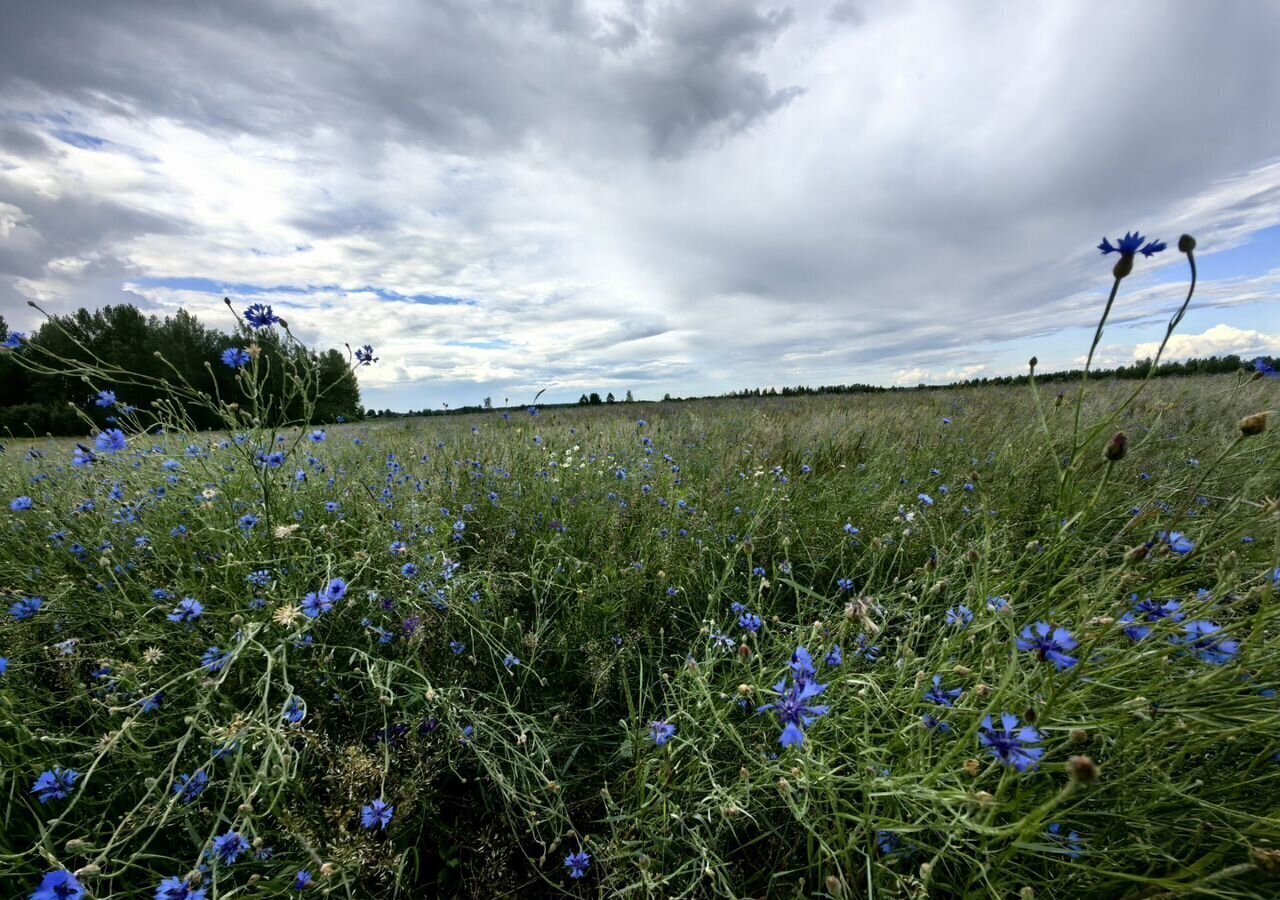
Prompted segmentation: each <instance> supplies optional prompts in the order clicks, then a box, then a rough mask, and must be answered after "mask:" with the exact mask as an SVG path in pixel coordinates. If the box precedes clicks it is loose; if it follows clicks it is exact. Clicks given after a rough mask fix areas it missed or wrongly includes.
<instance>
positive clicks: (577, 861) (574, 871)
mask: <svg viewBox="0 0 1280 900" xmlns="http://www.w3.org/2000/svg"><path fill="white" fill-rule="evenodd" d="M531 408H532V407H531ZM590 866H591V854H590V853H588V852H587V851H586V850H579V851H578V852H577V853H570V854H569V855H568V856H566V857H565V858H564V867H565V868H566V869H568V870H569V877H570V878H581V877H582V876H583V875H586V874H587V869H588V868H589V867H590Z"/></svg>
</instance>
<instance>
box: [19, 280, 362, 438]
mask: <svg viewBox="0 0 1280 900" xmlns="http://www.w3.org/2000/svg"><path fill="white" fill-rule="evenodd" d="M10 335H11V331H10V328H9V325H8V324H7V323H6V322H5V320H4V317H3V316H0V343H5V342H6V341H7V342H8V343H10V344H14V347H13V349H11V350H10V351H9V352H0V433H6V432H7V433H11V434H13V435H18V436H20V435H33V434H34V435H40V434H56V435H76V434H84V432H85V422H84V419H83V418H82V417H81V415H79V414H78V413H77V410H78V411H79V413H82V414H84V415H87V416H88V417H89V418H91V419H92V420H93V421H94V422H95V423H96V424H97V425H98V426H99V427H102V426H105V425H107V424H109V422H108V419H109V418H111V417H113V416H114V413H115V410H114V409H113V408H112V407H111V406H110V405H107V406H102V405H99V403H98V402H97V399H98V392H99V391H112V392H114V394H115V395H116V396H117V397H118V398H119V400H120V402H122V403H127V404H129V405H130V406H133V407H135V408H137V409H140V410H146V409H148V408H150V406H151V404H152V402H153V401H156V400H160V399H162V398H163V397H164V396H165V391H164V386H163V382H164V381H168V382H169V383H171V384H180V383H183V382H185V383H186V384H187V385H190V386H191V387H192V388H194V389H195V390H198V391H203V392H206V393H208V394H210V395H212V396H215V397H221V398H222V399H223V400H226V401H228V402H235V401H236V400H238V399H239V397H240V396H241V394H242V389H241V386H240V384H239V383H238V379H237V377H236V368H235V367H233V366H230V365H227V364H226V363H225V362H224V361H223V359H222V356H223V353H224V352H225V351H226V350H229V349H232V348H241V349H244V348H247V347H248V345H249V343H250V338H248V337H247V336H246V335H243V334H240V335H232V334H227V333H224V332H222V331H219V330H217V329H216V328H210V327H208V326H207V325H205V324H204V323H202V322H201V321H200V320H199V319H197V318H196V317H195V316H194V315H192V314H191V313H189V312H187V311H186V310H179V311H178V312H177V313H176V314H174V315H172V316H166V317H164V318H160V317H158V316H154V315H153V316H150V317H148V316H146V315H144V314H143V313H142V312H140V311H139V310H138V309H137V308H136V307H134V306H132V305H130V304H121V305H117V306H104V307H103V308H101V309H99V310H97V311H96V312H89V311H88V310H86V309H80V310H78V311H76V312H74V313H71V314H68V315H59V316H52V317H50V318H49V319H47V320H46V321H45V322H44V323H42V324H41V325H40V327H39V328H37V329H36V330H35V331H34V332H32V333H31V334H30V335H25V336H23V337H24V339H23V340H22V341H21V342H18V341H17V339H16V338H12V339H11V337H10ZM252 342H253V343H254V344H256V345H257V349H256V351H255V352H256V353H257V354H258V357H259V359H258V371H259V372H261V373H263V376H262V377H263V378H265V385H264V390H265V392H267V393H269V394H270V395H272V396H275V397H285V396H286V395H287V394H288V393H289V392H286V391H285V390H283V388H284V379H285V377H286V375H285V370H286V366H285V365H284V363H285V362H286V361H288V362H290V363H294V364H301V365H305V366H309V367H314V370H315V372H316V375H317V380H318V383H319V385H320V388H321V391H322V396H321V397H320V399H319V400H318V401H317V402H316V404H315V406H314V408H313V409H312V410H311V414H310V415H309V416H307V415H306V410H305V407H304V403H303V401H302V399H301V398H300V397H297V396H296V392H295V396H293V397H292V398H291V399H290V401H289V402H288V403H285V404H282V405H281V406H277V407H276V408H274V409H273V412H272V416H273V418H275V419H276V420H277V422H276V424H280V423H284V422H300V421H302V420H303V419H304V418H305V419H307V420H308V421H310V422H312V423H320V422H334V421H338V420H339V418H340V417H341V418H357V417H359V416H360V415H361V414H362V412H363V410H362V409H361V407H360V388H359V384H358V383H357V381H356V377H355V372H354V371H353V370H352V367H351V364H350V361H349V360H348V359H347V357H346V356H345V355H344V354H343V353H341V352H340V351H338V350H332V349H331V350H327V351H325V352H323V353H316V352H313V351H309V350H307V349H305V348H303V347H301V346H300V345H298V344H297V343H293V342H288V341H287V340H286V339H285V338H284V337H283V336H282V335H281V334H279V333H278V332H276V331H274V330H272V329H267V330H261V331H257V332H255V333H254V335H253V337H252ZM41 351H47V355H46V353H44V352H41ZM17 354H23V355H25V356H26V357H27V358H28V359H29V360H30V361H32V362H37V361H39V360H44V359H48V357H49V356H52V357H55V358H57V359H60V360H64V361H68V362H71V363H82V364H89V363H97V364H105V367H106V368H108V369H111V368H116V367H118V368H119V369H123V370H126V371H127V372H128V373H132V374H134V375H138V376H142V377H141V378H138V379H136V380H135V379H133V378H129V377H123V376H122V377H121V378H120V379H119V380H118V381H116V382H112V381H110V380H107V381H103V380H100V379H95V380H94V382H93V385H92V387H90V385H88V384H86V383H85V382H84V381H83V380H82V379H81V378H80V377H79V376H78V375H67V374H44V373H39V372H34V371H32V370H31V368H30V366H29V365H24V364H23V362H22V361H20V360H19V359H18V358H17ZM157 382H159V383H157ZM73 407H74V408H73ZM185 412H186V414H187V415H188V417H189V418H190V420H191V423H192V424H193V425H194V426H195V427H197V428H220V427H222V426H223V423H222V422H221V421H220V420H219V419H218V417H217V416H216V415H215V414H214V413H213V411H212V410H208V409H204V408H202V407H200V406H198V405H191V406H189V407H187V408H186V410H185Z"/></svg>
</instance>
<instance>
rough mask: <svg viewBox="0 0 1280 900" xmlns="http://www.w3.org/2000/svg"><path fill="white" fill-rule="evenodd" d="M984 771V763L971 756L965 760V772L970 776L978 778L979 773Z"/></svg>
mask: <svg viewBox="0 0 1280 900" xmlns="http://www.w3.org/2000/svg"><path fill="white" fill-rule="evenodd" d="M981 771H982V763H980V762H978V761H977V760H976V759H973V758H970V759H966V760H965V761H964V772H965V774H966V775H968V776H969V777H970V778H977V777H978V773H979V772H981Z"/></svg>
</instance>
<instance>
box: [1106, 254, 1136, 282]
mask: <svg viewBox="0 0 1280 900" xmlns="http://www.w3.org/2000/svg"><path fill="white" fill-rule="evenodd" d="M1132 271H1133V255H1132V254H1128V253H1122V254H1120V258H1119V259H1118V260H1116V267H1115V268H1114V269H1112V270H1111V274H1112V275H1114V276H1115V277H1116V279H1117V280H1119V279H1121V278H1124V277H1126V276H1127V275H1128V274H1129V273H1130V272H1132Z"/></svg>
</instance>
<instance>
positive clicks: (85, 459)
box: [71, 444, 98, 469]
mask: <svg viewBox="0 0 1280 900" xmlns="http://www.w3.org/2000/svg"><path fill="white" fill-rule="evenodd" d="M97 461H98V457H97V456H95V455H94V453H93V451H92V450H90V449H89V448H88V447H86V446H85V445H84V444H76V449H74V450H72V451H71V465H73V466H74V467H76V468H77V469H82V468H84V467H85V466H91V465H93V464H94V463H96V462H97Z"/></svg>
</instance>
